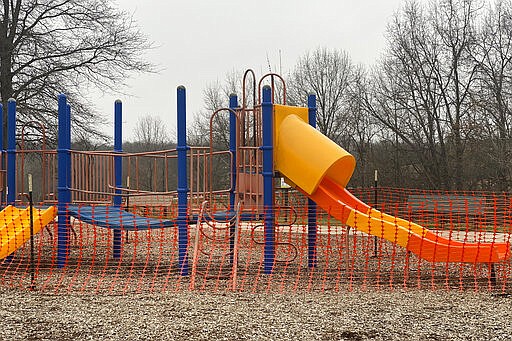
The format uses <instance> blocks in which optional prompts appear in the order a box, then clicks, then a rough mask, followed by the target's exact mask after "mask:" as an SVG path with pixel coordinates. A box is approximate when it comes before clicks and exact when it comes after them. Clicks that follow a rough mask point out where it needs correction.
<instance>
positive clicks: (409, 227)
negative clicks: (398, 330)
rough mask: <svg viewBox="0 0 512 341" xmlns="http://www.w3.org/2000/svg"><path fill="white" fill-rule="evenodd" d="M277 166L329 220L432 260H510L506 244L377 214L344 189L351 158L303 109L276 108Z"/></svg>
mask: <svg viewBox="0 0 512 341" xmlns="http://www.w3.org/2000/svg"><path fill="white" fill-rule="evenodd" d="M274 117H275V121H274V124H275V127H276V131H275V145H276V146H275V151H274V160H275V168H276V170H278V171H279V172H280V173H281V174H282V175H283V176H285V177H286V179H287V182H288V183H289V184H290V185H293V186H295V187H297V188H298V189H299V190H300V191H302V192H303V193H304V194H305V195H306V196H308V197H309V198H311V199H312V200H313V201H315V202H316V203H317V204H318V206H320V207H321V208H322V209H324V210H325V211H326V212H327V213H328V214H330V215H331V216H332V217H334V218H336V219H338V220H340V221H341V222H342V223H343V224H346V225H348V226H351V227H353V228H355V229H357V230H359V231H362V232H365V233H367V234H370V235H374V236H377V237H380V238H384V239H386V240H388V241H390V242H393V243H395V244H397V245H400V246H402V247H404V248H406V249H407V250H409V251H411V252H413V253H414V254H416V255H418V257H420V258H423V259H425V260H428V261H431V262H465V263H495V262H500V261H504V260H507V259H509V258H510V256H511V253H510V244H509V243H498V242H493V243H467V242H461V241H457V240H453V239H447V238H443V237H441V236H439V235H438V234H436V233H433V232H432V231H429V230H428V229H426V228H424V227H422V226H420V225H418V224H415V223H413V222H409V221H407V220H404V219H400V218H397V217H393V216H391V215H387V214H385V213H381V212H379V211H378V210H375V209H373V208H371V207H370V206H368V205H367V204H365V203H363V202H362V201H360V200H359V199H357V198H356V197H354V196H353V195H352V194H351V193H350V192H349V191H348V190H347V189H346V188H345V187H346V185H347V183H348V181H349V180H350V177H351V176H352V173H353V171H354V168H355V159H354V157H353V156H352V155H351V154H349V153H348V152H347V151H345V150H344V149H343V148H341V147H339V146H338V145H337V144H335V143H334V142H333V141H331V140H330V139H328V138H327V137H326V136H324V135H323V134H321V133H320V132H319V131H317V130H316V129H314V128H313V127H311V126H310V125H309V124H307V123H306V121H307V118H308V112H307V108H297V107H289V106H282V105H275V106H274Z"/></svg>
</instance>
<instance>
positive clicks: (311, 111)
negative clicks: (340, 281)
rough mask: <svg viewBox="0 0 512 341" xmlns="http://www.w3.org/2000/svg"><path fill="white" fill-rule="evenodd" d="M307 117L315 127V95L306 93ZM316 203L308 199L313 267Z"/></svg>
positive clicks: (309, 236)
mask: <svg viewBox="0 0 512 341" xmlns="http://www.w3.org/2000/svg"><path fill="white" fill-rule="evenodd" d="M308 119H309V124H310V125H311V126H312V127H313V128H316V96H315V95H314V94H309V95H308ZM316 233H317V220H316V203H315V202H314V201H313V200H311V199H308V267H310V268H313V267H316V265H317V258H316Z"/></svg>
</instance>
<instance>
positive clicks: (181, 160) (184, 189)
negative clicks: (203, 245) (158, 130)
mask: <svg viewBox="0 0 512 341" xmlns="http://www.w3.org/2000/svg"><path fill="white" fill-rule="evenodd" d="M177 106H178V124H177V130H178V143H177V146H176V149H177V151H178V266H179V268H180V271H181V275H182V276H187V275H188V256H187V255H188V198H187V197H188V191H189V189H188V181H187V150H188V147H187V107H186V90H185V87H184V86H183V85H180V86H179V87H178V89H177Z"/></svg>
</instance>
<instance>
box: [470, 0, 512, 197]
mask: <svg viewBox="0 0 512 341" xmlns="http://www.w3.org/2000/svg"><path fill="white" fill-rule="evenodd" d="M471 58H472V61H473V63H474V64H475V65H476V66H477V67H478V69H477V77H476V78H477V79H476V83H477V90H478V91H476V92H475V93H474V94H473V97H472V99H473V103H474V104H475V106H476V110H477V111H478V117H477V118H476V119H475V126H476V127H478V128H479V129H481V130H482V131H481V132H479V133H478V134H475V135H474V136H473V140H480V142H481V141H482V139H485V138H486V137H488V138H489V142H490V143H489V144H488V145H489V147H490V150H488V153H486V155H488V156H490V159H489V160H488V163H489V165H490V166H491V168H493V169H494V170H495V174H496V177H497V179H495V181H492V180H491V179H490V178H491V174H492V173H491V174H487V175H486V176H480V179H481V180H484V179H485V178H486V179H487V181H492V182H495V183H496V185H494V186H493V187H494V188H497V189H499V190H508V189H510V186H511V185H512V176H511V175H512V174H511V171H510V169H511V166H512V163H511V156H512V145H511V139H512V111H511V109H512V108H511V103H510V97H511V96H512V3H511V2H510V1H501V0H498V1H497V2H496V3H495V5H494V6H491V7H489V9H488V11H487V13H486V14H485V15H484V17H483V19H482V22H481V24H480V29H479V31H478V36H477V39H476V43H475V48H474V49H472V50H471ZM480 148H482V143H480ZM484 155H485V154H484ZM482 156H483V155H482ZM486 159H487V158H486Z"/></svg>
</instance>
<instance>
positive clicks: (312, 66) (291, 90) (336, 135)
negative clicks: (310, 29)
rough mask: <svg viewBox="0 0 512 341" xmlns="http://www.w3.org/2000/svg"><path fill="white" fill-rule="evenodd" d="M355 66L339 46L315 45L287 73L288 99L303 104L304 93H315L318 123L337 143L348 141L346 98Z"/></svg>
mask: <svg viewBox="0 0 512 341" xmlns="http://www.w3.org/2000/svg"><path fill="white" fill-rule="evenodd" d="M354 77H355V67H354V65H353V64H352V62H351V60H350V58H349V56H348V54H347V53H346V52H344V51H342V50H328V49H326V48H318V49H316V50H314V51H313V52H307V53H306V54H304V56H302V57H301V58H300V59H299V61H298V63H297V65H296V66H295V69H294V70H293V72H292V73H291V75H290V80H289V82H288V83H289V86H288V99H289V102H290V103H291V104H294V105H303V106H305V105H306V100H307V95H308V93H310V92H313V93H315V94H316V96H317V107H318V111H317V126H318V129H319V130H320V131H321V132H322V133H323V134H324V135H326V136H327V137H329V138H330V139H331V140H333V141H335V142H336V143H338V144H340V145H344V144H345V147H346V144H347V143H349V141H350V118H349V110H348V108H349V98H350V91H349V90H350V85H351V83H352V82H353V81H354Z"/></svg>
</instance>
